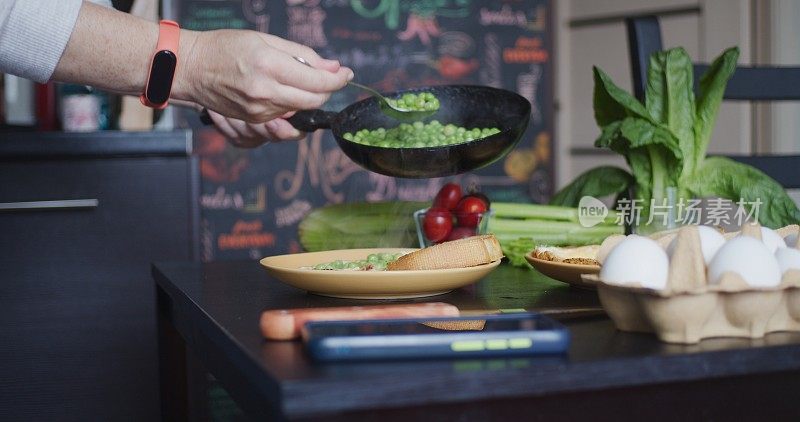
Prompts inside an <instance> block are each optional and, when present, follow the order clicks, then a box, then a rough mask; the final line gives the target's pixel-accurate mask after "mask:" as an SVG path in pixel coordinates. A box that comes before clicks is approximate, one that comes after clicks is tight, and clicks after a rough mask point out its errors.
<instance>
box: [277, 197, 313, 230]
mask: <svg viewBox="0 0 800 422" xmlns="http://www.w3.org/2000/svg"><path fill="white" fill-rule="evenodd" d="M311 209H312V206H311V203H310V202H308V201H301V200H299V199H295V200H293V201H292V202H291V203H290V204H289V205H287V206H285V207H282V208H278V209H276V210H275V226H277V227H286V226H291V225H292V224H295V223H297V222H299V221H300V220H302V219H303V217H305V216H306V214H308V213H309V211H311Z"/></svg>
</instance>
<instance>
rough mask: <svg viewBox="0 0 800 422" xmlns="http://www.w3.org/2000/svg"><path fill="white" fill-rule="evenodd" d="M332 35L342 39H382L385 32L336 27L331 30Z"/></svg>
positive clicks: (372, 40) (373, 40) (374, 40)
mask: <svg viewBox="0 0 800 422" xmlns="http://www.w3.org/2000/svg"><path fill="white" fill-rule="evenodd" d="M331 37H332V38H338V39H342V40H356V41H371V42H376V41H381V40H383V34H381V33H380V32H378V31H363V30H353V29H350V28H334V29H333V30H331Z"/></svg>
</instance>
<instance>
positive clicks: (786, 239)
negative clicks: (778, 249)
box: [783, 233, 797, 248]
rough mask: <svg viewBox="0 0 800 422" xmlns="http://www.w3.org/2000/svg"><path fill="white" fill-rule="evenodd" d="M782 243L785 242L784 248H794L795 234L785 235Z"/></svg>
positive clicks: (795, 243) (795, 242)
mask: <svg viewBox="0 0 800 422" xmlns="http://www.w3.org/2000/svg"><path fill="white" fill-rule="evenodd" d="M783 241H784V242H786V246H788V247H790V248H794V247H795V246H796V245H797V233H789V234H787V235H786V237H784V238H783Z"/></svg>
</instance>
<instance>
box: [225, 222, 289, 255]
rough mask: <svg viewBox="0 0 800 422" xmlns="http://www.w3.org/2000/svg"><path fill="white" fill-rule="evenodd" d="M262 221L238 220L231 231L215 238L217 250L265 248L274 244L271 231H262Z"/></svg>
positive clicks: (273, 236)
mask: <svg viewBox="0 0 800 422" xmlns="http://www.w3.org/2000/svg"><path fill="white" fill-rule="evenodd" d="M262 228H263V223H262V222H261V221H260V220H253V221H244V220H238V221H236V223H235V224H234V225H233V228H232V229H231V233H222V234H220V235H219V237H218V238H217V247H218V248H219V250H221V251H224V250H229V249H250V248H265V247H269V246H273V245H274V244H275V235H274V234H273V233H263V232H261V229H262Z"/></svg>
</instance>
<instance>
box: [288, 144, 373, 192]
mask: <svg viewBox="0 0 800 422" xmlns="http://www.w3.org/2000/svg"><path fill="white" fill-rule="evenodd" d="M323 133H324V132H323V131H320V130H318V131H316V132H314V133H312V134H311V141H310V145H309V140H308V136H306V137H305V138H303V139H301V140H299V141H298V142H297V163H296V164H295V168H294V171H292V170H281V171H279V172H278V174H276V175H275V192H276V193H277V195H278V197H280V198H281V199H283V200H289V199H292V198H294V197H295V196H296V195H297V192H299V191H300V188H301V187H302V186H303V181H304V180H305V174H306V171H307V172H308V181H309V184H310V185H311V186H313V187H320V188H321V189H322V193H323V195H324V196H325V199H327V200H328V201H330V202H335V203H339V202H342V201H343V200H344V195H343V194H342V193H341V192H336V191H334V187H335V186H338V185H340V184H342V182H344V180H345V179H347V177H349V176H350V175H351V174H353V173H355V172H357V171H360V170H362V169H361V168H360V167H358V165H357V164H355V163H354V162H353V161H352V160H350V159H349V158H347V156H345V155H344V153H343V152H342V151H341V150H340V149H338V148H336V149H332V150H329V151H327V152H326V153H325V154H324V156H323V153H322V134H323ZM323 158H324V159H323Z"/></svg>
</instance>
